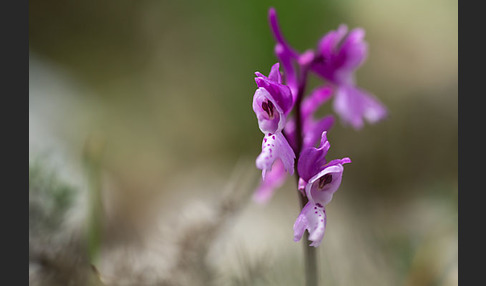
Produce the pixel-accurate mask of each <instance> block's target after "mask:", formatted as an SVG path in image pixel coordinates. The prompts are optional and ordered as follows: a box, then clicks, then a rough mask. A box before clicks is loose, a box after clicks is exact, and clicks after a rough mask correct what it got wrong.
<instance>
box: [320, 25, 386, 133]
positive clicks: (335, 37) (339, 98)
mask: <svg viewBox="0 0 486 286" xmlns="http://www.w3.org/2000/svg"><path fill="white" fill-rule="evenodd" d="M347 32H348V28H347V26H346V25H341V26H339V28H338V29H337V30H336V31H331V32H329V33H327V34H326V35H325V36H324V37H323V38H322V39H321V41H320V42H319V45H318V49H317V53H316V56H315V58H314V61H313V63H312V65H311V69H312V71H314V72H315V73H316V74H318V75H319V76H321V77H323V78H324V79H326V80H328V81H330V82H331V83H333V84H335V85H336V86H337V93H336V98H335V100H334V105H333V107H334V110H335V111H336V113H338V114H339V115H340V117H341V118H342V119H343V121H344V122H345V123H349V124H351V125H352V126H353V127H354V128H355V129H360V128H362V127H363V125H364V122H363V119H366V120H367V121H368V122H370V123H375V122H377V121H379V120H381V119H383V118H385V117H386V115H387V110H386V108H385V107H384V105H383V104H382V103H380V101H379V100H378V99H376V98H375V97H374V96H373V95H371V94H369V93H367V92H366V91H364V90H362V89H359V88H357V87H356V84H355V74H354V73H355V71H356V70H357V69H358V68H359V67H360V66H361V65H362V64H363V62H364V61H365V60H366V57H367V53H368V45H367V43H366V42H364V40H363V39H364V36H365V31H364V30H363V29H360V28H356V29H353V30H351V31H350V32H349V34H348V35H347V37H345V36H346V34H347Z"/></svg>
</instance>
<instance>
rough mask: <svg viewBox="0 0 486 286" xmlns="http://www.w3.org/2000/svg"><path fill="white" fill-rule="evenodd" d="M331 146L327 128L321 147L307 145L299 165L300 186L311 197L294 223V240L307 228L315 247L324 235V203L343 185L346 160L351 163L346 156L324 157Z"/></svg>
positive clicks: (323, 134)
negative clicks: (329, 158)
mask: <svg viewBox="0 0 486 286" xmlns="http://www.w3.org/2000/svg"><path fill="white" fill-rule="evenodd" d="M330 146H331V145H330V144H329V141H328V140H327V132H323V133H322V137H321V143H320V145H319V147H318V148H315V147H307V148H304V150H303V151H302V153H301V155H300V158H299V162H298V165H297V170H298V172H299V175H300V181H299V189H300V190H301V191H304V192H305V195H306V197H307V199H308V200H309V201H308V202H307V204H306V205H305V207H304V208H303V209H302V211H301V213H300V215H299V216H298V218H297V220H296V222H295V224H294V241H299V240H300V239H301V238H302V236H303V234H304V232H305V230H307V231H309V234H310V235H309V240H310V241H312V243H311V246H314V247H317V246H319V245H320V244H321V241H322V238H323V237H324V231H325V227H326V211H325V206H326V205H327V204H328V203H329V202H330V201H331V200H332V197H333V194H334V193H335V192H336V191H337V190H338V188H339V186H340V185H341V180H342V175H343V170H344V168H343V164H346V163H351V160H350V159H349V158H347V157H345V158H343V159H336V160H332V161H330V162H327V161H326V158H325V157H326V155H327V152H328V151H329V148H330Z"/></svg>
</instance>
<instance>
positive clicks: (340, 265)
mask: <svg viewBox="0 0 486 286" xmlns="http://www.w3.org/2000/svg"><path fill="white" fill-rule="evenodd" d="M270 6H274V7H275V8H276V10H277V12H278V16H279V20H280V24H281V27H282V31H283V33H284V35H285V37H286V38H287V39H288V41H289V42H290V44H291V45H293V46H294V47H295V48H296V49H298V50H299V51H304V50H305V49H310V48H314V47H315V45H316V44H317V42H318V40H319V39H320V37H321V36H322V35H323V34H324V33H326V32H328V31H329V30H331V29H335V28H337V26H338V25H339V24H342V23H345V24H348V26H349V27H350V28H354V27H358V26H359V27H363V28H364V29H365V30H366V41H367V42H368V43H369V58H368V60H367V61H366V62H365V63H364V65H363V66H362V67H361V68H360V70H359V71H358V73H357V80H358V84H359V86H360V87H362V88H364V89H366V90H368V91H370V92H371V93H373V94H375V95H376V96H377V98H379V99H380V100H381V101H382V102H383V103H384V104H385V105H386V106H387V107H388V108H389V111H390V116H389V118H388V119H387V120H385V121H383V122H380V123H378V124H376V125H374V126H371V125H367V126H365V127H364V128H363V130H359V131H356V130H353V129H351V128H347V127H345V126H343V125H342V124H341V122H340V121H339V119H338V120H337V121H336V125H335V126H334V127H333V129H331V130H330V132H329V135H328V138H329V140H330V142H331V146H332V147H331V149H330V151H329V157H330V158H340V157H344V156H349V157H350V158H351V159H352V161H353V163H352V164H349V166H346V172H345V175H344V177H345V178H344V180H343V183H342V185H341V188H340V192H339V194H337V195H336V197H337V198H336V199H335V200H334V201H333V203H332V205H330V207H329V216H330V217H332V219H330V221H329V226H328V227H329V229H332V231H331V230H329V232H328V233H327V234H326V243H324V245H323V247H322V249H321V251H322V253H321V258H323V259H322V264H321V265H322V269H323V272H322V276H323V277H321V278H322V281H324V282H325V283H326V285H332V284H336V285H360V283H365V282H363V281H365V280H366V281H369V283H368V284H373V283H374V284H373V285H397V283H398V282H397V281H399V282H400V283H403V284H406V285H433V284H434V283H435V285H451V282H450V281H452V283H453V281H454V275H455V274H454V273H455V272H454V271H456V270H457V264H454V263H455V261H456V260H455V256H454V253H455V251H456V250H457V248H455V246H456V244H457V236H456V233H457V180H458V177H457V171H458V166H457V159H458V150H457V147H458V125H457V123H458V112H457V100H458V76H457V66H458V56H457V51H458V47H457V39H458V35H457V26H458V23H457V1H442V0H432V1H427V2H424V1H419V0H412V1H399V0H397V1H385V0H367V1H362V0H356V1H354V0H353V1H351V0H348V1H338V0H329V1H317V0H303V1H256V0H250V1H215V0H209V1H193V0H183V1H175V0H166V1H165V0H164V1H155V0H140V1H130V0H120V1H116V3H115V2H113V1H101V2H100V1H94V0H87V1H61V0H44V1H40V0H32V1H30V2H29V49H30V57H31V61H30V65H31V69H30V74H29V81H30V83H31V85H30V90H29V114H30V115H31V116H30V118H29V122H30V130H29V131H30V134H31V136H30V138H29V143H30V144H29V145H30V146H29V147H30V148H31V150H33V149H35V148H34V147H35V146H37V145H42V144H41V143H46V145H49V146H50V147H51V148H52V149H53V151H54V152H56V153H62V152H65V153H67V154H70V155H71V156H70V157H69V156H67V158H64V159H65V160H64V161H62V163H61V164H65V165H61V166H62V169H63V171H65V169H67V165H69V164H70V163H72V162H70V161H69V160H72V159H73V158H74V161H76V160H78V161H82V160H84V159H86V158H85V157H83V156H84V155H86V154H84V155H83V148H84V147H86V146H85V143H86V142H87V141H86V140H87V139H89V137H90V135H89V134H97V136H98V135H99V138H103V144H104V145H103V146H104V148H103V160H100V161H91V163H94V164H91V165H93V166H94V167H95V168H94V169H96V170H95V171H96V172H95V173H92V174H91V176H88V177H90V178H91V182H88V185H89V184H91V190H93V189H96V190H97V191H96V193H93V192H92V193H91V195H95V196H98V195H99V196H100V197H98V198H97V199H96V200H97V201H98V202H94V201H95V199H93V201H91V203H96V204H97V203H99V201H100V200H102V199H104V201H103V202H105V203H106V205H103V207H106V208H105V209H103V214H104V215H105V216H106V217H103V219H104V221H103V223H104V224H102V226H103V227H104V228H105V229H104V231H105V232H104V233H103V234H105V235H106V236H105V237H104V239H105V241H104V244H103V245H100V247H101V251H102V252H103V251H105V252H106V251H107V250H106V248H108V249H110V247H113V248H115V246H114V245H118V246H119V245H121V246H122V247H121V249H124V248H128V247H129V243H128V242H127V241H129V240H124V237H123V235H120V233H121V234H125V235H127V234H131V235H132V236H134V237H135V236H136V235H138V234H139V231H138V229H137V228H135V227H134V225H135V224H136V223H138V224H141V225H147V228H149V229H153V228H154V224H155V222H156V221H157V219H155V218H153V217H155V215H153V213H152V209H154V208H155V209H157V210H160V211H161V212H162V213H163V219H167V220H170V218H171V217H172V216H170V215H169V214H173V215H174V216H177V214H178V211H179V209H183V208H184V207H186V204H187V201H188V200H196V201H204V202H207V201H211V200H214V198H218V196H219V192H220V188H219V187H218V186H220V185H221V183H222V182H227V181H228V180H231V178H230V174H229V173H230V171H229V170H231V169H232V168H233V167H234V165H235V162H237V161H238V160H239V159H241V158H243V159H245V160H248V161H251V162H254V158H255V157H256V156H257V154H258V153H259V152H260V150H259V149H260V142H261V139H262V134H261V132H260V131H259V130H258V127H257V122H256V118H255V115H254V113H253V112H252V109H251V100H252V96H253V93H254V91H255V83H254V80H253V77H254V72H255V71H260V72H262V73H264V74H266V73H268V72H269V69H270V66H271V65H272V64H273V63H275V62H276V58H275V56H274V53H273V49H274V40H273V38H272V35H271V33H270V31H269V28H268V23H267V10H268V7H270ZM66 78H67V79H66ZM69 81H72V82H74V84H72V82H71V83H70V84H67V85H66V86H64V87H65V88H64V89H57V87H59V86H60V85H61V83H63V84H65V83H66V82H69ZM318 84H320V81H319V80H318V79H317V78H315V77H312V78H311V84H310V86H309V91H310V90H311V89H312V88H314V87H315V86H317V85H318ZM319 112H320V114H321V115H324V114H327V113H332V112H333V111H332V108H331V106H330V105H328V106H324V107H323V108H322V109H321V110H320V111H319ZM97 138H98V137H97ZM50 140H52V141H55V143H59V144H51V143H52V142H51V141H50ZM61 147H62V148H61ZM95 147H96V146H95ZM61 151H62V152H61ZM84 151H86V150H84ZM95 151H96V150H95ZM32 154H35V152H33V153H32ZM63 154H64V153H63ZM91 159H94V160H95V159H96V158H91ZM76 163H79V162H75V163H74V164H76ZM43 169H44V170H43ZM94 169H92V170H94ZM248 169H251V170H252V169H254V165H253V163H251V164H248ZM89 172H90V171H89V170H88V173H89ZM255 172H256V170H255ZM101 174H103V176H102V175H101ZM88 180H89V178H88ZM253 183H254V184H253V185H255V184H256V181H255V182H253ZM29 185H30V186H29V189H30V190H29V193H30V196H29V210H30V214H29V220H30V222H31V225H37V224H39V223H42V224H44V223H45V222H49V223H47V224H50V225H52V226H49V227H53V226H55V225H58V223H59V221H60V220H61V217H62V215H61V214H62V213H65V212H66V210H67V209H68V208H69V205H71V204H72V193H74V192H76V191H77V190H74V188H72V187H69V186H68V185H67V184H64V183H63V182H61V181H60V180H58V179H56V176H54V175H52V174H51V173H50V172H49V171H46V168H43V167H42V164H40V165H35V164H34V165H31V166H30V167H29ZM98 191H99V192H98ZM102 192H103V194H102ZM294 192H295V187H294V181H293V180H289V182H287V184H286V185H285V186H284V187H283V188H282V189H281V190H279V192H277V194H276V196H275V199H274V200H273V201H272V202H271V203H270V204H269V205H268V206H267V208H265V211H263V210H260V209H251V208H250V211H247V212H246V213H244V214H242V218H241V220H242V221H240V224H238V227H235V229H234V230H233V232H235V233H236V234H237V235H235V237H236V238H233V239H234V240H231V241H230V242H229V243H230V244H234V243H235V240H236V241H239V240H244V241H246V242H247V243H249V245H250V246H251V247H249V248H252V250H250V249H249V250H248V251H249V252H251V251H254V252H258V251H255V250H254V249H258V247H257V246H256V245H260V243H262V244H263V245H266V246H267V248H268V249H269V252H271V249H273V248H272V247H274V248H279V247H282V246H281V245H284V247H282V248H283V249H285V251H283V253H280V252H278V251H280V249H279V250H276V251H277V252H275V253H278V255H276V256H275V260H276V261H275V263H273V264H272V265H274V266H275V268H274V269H275V271H273V272H271V273H265V278H264V279H263V278H262V279H261V280H259V279H260V278H261V276H259V275H260V274H258V275H257V274H255V269H257V268H258V265H260V264H262V263H261V262H260V260H259V259H258V258H255V257H252V258H250V257H249V258H248V259H246V258H245V256H244V254H242V256H243V259H242V261H243V262H241V265H240V267H238V266H237V267H236V268H238V269H239V272H241V273H238V271H236V274H235V273H228V275H227V276H228V279H229V280H231V281H232V282H233V284H235V285H242V284H244V283H246V282H245V281H251V280H248V275H249V276H257V277H256V278H255V279H256V280H258V281H256V280H254V281H251V282H248V283H255V284H257V283H263V284H264V283H266V282H268V283H269V284H270V285H271V284H272V283H274V282H275V284H277V285H286V284H285V283H288V285H296V284H299V283H300V282H301V281H302V279H303V277H301V276H299V275H300V274H301V273H302V271H300V270H301V269H300V268H299V267H303V266H302V263H301V262H302V261H300V260H299V259H301V257H300V250H301V245H295V246H294V244H290V243H293V242H291V241H290V240H291V234H290V232H288V231H290V229H291V228H290V227H289V226H291V224H292V223H293V221H294V220H295V215H296V212H297V203H296V202H295V200H296V196H295V193H294ZM101 195H103V197H101ZM338 196H339V197H338ZM159 197H162V199H160V200H159ZM40 201H42V202H43V204H44V203H45V205H42V207H40V204H39V202H40ZM91 207H93V209H92V210H93V212H99V211H100V208H98V206H97V207H95V206H93V205H91ZM86 209H89V208H88V207H87V208H86ZM256 214H257V215H258V216H255V215H256ZM157 218H158V217H157ZM95 219H96V218H95ZM247 221H250V223H249V222H247ZM255 221H258V224H255V223H254V222H255ZM132 222H133V224H132ZM188 223H190V222H188ZM340 223H342V224H340ZM47 224H46V227H47ZM274 226H275V228H272V227H274ZM43 227H44V226H43ZM287 228H288V229H287ZM134 229H137V231H135V230H134ZM280 230H281V232H279V231H280ZM276 233H279V234H278V237H279V239H280V238H281V239H280V240H276V237H277V234H276ZM265 234H266V236H265ZM93 235H94V236H98V235H101V233H98V234H96V233H93ZM117 236H120V237H121V238H120V237H117ZM113 237H115V238H113ZM95 240H96V239H95ZM287 240H289V244H285V243H283V242H282V241H285V242H286V241H287ZM434 241H440V243H437V245H434V243H433V242H434ZM117 243H120V244H117ZM123 243H125V244H123ZM161 244H163V243H161ZM218 247H219V246H218ZM247 247H248V246H247ZM267 248H266V249H267ZM294 248H295V249H297V250H295V249H294ZM229 249H232V248H231V247H229ZM148 252H149V253H153V250H152V249H150V250H149V251H148ZM232 253H233V252H231V251H229V250H228V251H226V252H225V254H226V256H231V254H232ZM275 253H273V254H274V255H275ZM296 253H298V254H296ZM233 254H234V253H233ZM253 254H254V253H253ZM294 254H295V255H294ZM234 255H235V256H237V259H238V257H239V256H238V254H234ZM222 256H224V255H222ZM297 256H298V258H296V257H297ZM108 257H110V256H109V255H108ZM115 257H117V256H115ZM122 257H123V256H122ZM269 257H270V255H269V256H268V257H266V258H269ZM351 257H352V259H351ZM124 258H125V257H123V259H124ZM123 259H119V258H118V260H123ZM166 260H167V259H166ZM127 261H128V262H127V265H128V264H130V260H127ZM198 261H199V260H198ZM223 261H224V262H223V263H222V264H225V263H226V261H225V260H223ZM251 261H253V262H254V264H255V265H256V266H255V267H257V268H254V267H253V265H252V264H251V263H253V262H251ZM102 262H103V263H104V265H105V268H104V269H105V270H106V269H110V268H109V267H110V265H111V264H112V263H110V261H109V258H106V253H105V258H104V260H103V261H102ZM277 262H278V263H277ZM151 263H152V262H151V261H150V260H147V262H146V264H143V263H142V264H143V265H145V267H148V265H150V264H151ZM198 263H199V262H198ZM245 263H247V264H248V265H245ZM296 263H297V264H298V267H297V268H296V267H295V265H296ZM106 265H108V266H106ZM195 265H197V263H196V264H195ZM127 267H128V268H127V269H130V267H131V265H128V266H127ZM153 267H155V266H153ZM157 267H158V268H161V267H162V266H159V265H158V266H157ZM142 269H144V268H143V267H142ZM131 270H132V271H135V270H134V269H131ZM107 272H109V271H107ZM119 272H120V273H122V274H123V273H125V272H126V273H129V272H128V271H119ZM142 272H143V271H142ZM182 272H183V271H182ZM182 272H181V273H182ZM113 273H117V272H116V271H113ZM126 273H125V275H129V274H126ZM245 273H246V274H245ZM350 273H354V274H355V275H351V274H350ZM233 274H234V275H233ZM238 275H239V276H238ZM245 275H246V276H245ZM447 275H450V277H449V276H447ZM267 279H268V280H267ZM441 279H442V280H441ZM224 281H226V280H224ZM444 281H449V282H444ZM223 283H224V282H223ZM400 283H398V285H402V284H400ZM407 283H408V284H407ZM447 283H449V284H447Z"/></svg>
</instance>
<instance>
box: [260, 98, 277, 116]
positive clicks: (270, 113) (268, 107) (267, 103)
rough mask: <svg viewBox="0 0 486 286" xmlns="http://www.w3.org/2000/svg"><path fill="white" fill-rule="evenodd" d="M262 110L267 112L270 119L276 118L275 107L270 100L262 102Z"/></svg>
mask: <svg viewBox="0 0 486 286" xmlns="http://www.w3.org/2000/svg"><path fill="white" fill-rule="evenodd" d="M262 109H263V110H265V112H266V113H267V114H268V117H270V119H273V118H274V115H275V107H274V106H273V103H272V102H271V101H270V100H266V101H264V102H262Z"/></svg>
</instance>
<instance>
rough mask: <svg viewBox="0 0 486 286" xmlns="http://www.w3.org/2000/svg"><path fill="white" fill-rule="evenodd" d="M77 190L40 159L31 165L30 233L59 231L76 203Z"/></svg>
mask: <svg viewBox="0 0 486 286" xmlns="http://www.w3.org/2000/svg"><path fill="white" fill-rule="evenodd" d="M75 196H76V190H75V189H74V188H73V187H72V186H70V185H68V184H66V183H65V182H63V181H61V180H60V179H59V178H58V176H57V175H56V173H55V172H54V171H51V170H47V169H46V167H45V165H43V164H42V163H41V162H40V161H35V162H33V163H31V164H30V165H29V233H31V234H39V233H44V234H45V233H53V232H55V231H58V230H59V229H60V227H61V225H62V223H63V221H64V218H65V217H66V213H67V212H68V210H69V209H70V208H72V207H73V205H74V199H75Z"/></svg>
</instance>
